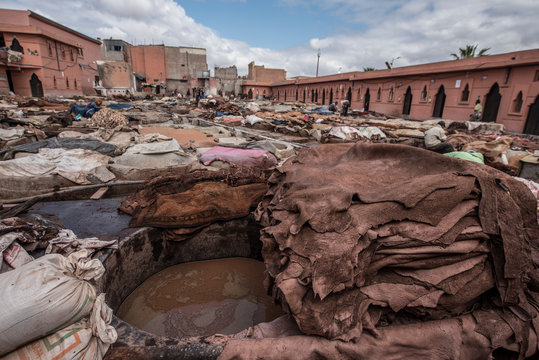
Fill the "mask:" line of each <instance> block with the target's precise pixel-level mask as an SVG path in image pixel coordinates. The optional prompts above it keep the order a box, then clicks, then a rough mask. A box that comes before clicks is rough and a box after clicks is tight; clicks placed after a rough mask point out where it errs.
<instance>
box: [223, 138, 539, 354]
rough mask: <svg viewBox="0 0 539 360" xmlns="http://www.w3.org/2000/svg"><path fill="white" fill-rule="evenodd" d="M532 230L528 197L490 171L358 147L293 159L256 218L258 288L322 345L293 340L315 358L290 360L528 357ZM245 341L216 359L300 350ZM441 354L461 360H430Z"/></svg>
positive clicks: (535, 284)
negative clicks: (503, 353) (262, 283)
mask: <svg viewBox="0 0 539 360" xmlns="http://www.w3.org/2000/svg"><path fill="white" fill-rule="evenodd" d="M536 216H537V214H536V201H535V199H534V197H533V195H532V193H531V192H530V191H529V190H528V189H527V188H526V186H525V185H523V184H521V183H519V182H518V181H515V180H514V179H513V178H511V177H510V176H508V175H506V174H504V173H502V172H500V171H498V170H496V169H493V168H490V167H488V166H485V165H481V164H477V163H472V162H467V161H464V160H459V159H453V158H450V157H446V156H442V155H439V154H436V153H434V152H429V151H426V150H423V149H417V148H413V147H409V146H404V145H389V144H361V143H358V144H335V145H322V146H319V147H316V148H312V149H309V150H304V151H302V152H300V153H299V154H298V155H297V156H296V157H294V158H291V159H289V160H288V161H287V162H285V164H284V165H283V166H281V167H280V168H278V169H277V170H275V171H274V173H273V174H272V175H271V177H270V178H269V191H268V193H267V194H266V196H265V197H264V199H263V201H262V202H261V203H260V205H259V207H258V210H257V213H256V217H257V220H258V221H259V222H260V223H261V225H262V226H263V227H264V228H263V230H262V231H261V240H262V242H263V251H262V254H263V258H264V262H265V263H266V269H267V279H266V281H267V284H266V285H267V286H268V288H269V290H270V291H271V292H272V293H273V296H274V297H275V299H277V300H278V301H279V302H280V303H281V304H282V306H283V308H284V309H285V310H286V311H287V312H288V313H289V314H290V315H291V316H292V317H293V319H294V320H295V322H296V323H297V326H298V327H299V329H300V330H301V332H302V333H304V334H307V335H318V336H321V337H324V338H325V339H322V338H319V337H305V336H303V337H296V338H297V339H296V340H298V339H301V341H303V342H306V346H308V347H309V348H308V349H307V350H306V351H307V352H306V353H305V354H307V355H305V354H303V355H302V356H300V355H298V356H297V358H309V357H310V356H314V355H313V354H318V355H320V356H322V354H326V355H327V356H328V357H332V356H339V357H340V356H343V357H354V356H357V357H360V358H369V352H368V349H371V350H370V351H371V354H374V353H376V354H378V355H377V356H382V357H379V358H395V359H398V358H403V357H402V356H413V355H416V356H419V357H421V356H427V355H428V356H429V358H482V357H481V356H483V355H484V354H490V353H491V352H492V351H493V350H495V349H497V348H506V349H508V350H511V351H515V352H516V353H520V354H521V356H531V355H533V354H536V353H537V351H538V344H537V333H538V332H539V318H538V310H539V273H538V267H539V256H538V254H539V252H538V251H537V249H538V241H539V228H538V225H537V218H536ZM437 333H439V334H438V335H440V336H434V337H433V336H430V335H432V334H437ZM421 334H422V335H421ZM249 337H250V336H247V338H249ZM251 338H252V336H251ZM262 338H263V337H262ZM306 338H308V340H307V339H306ZM330 340H340V341H330ZM246 341H247V340H245V339H244V340H234V341H231V342H229V344H228V345H227V347H225V352H224V353H223V358H227V357H234V356H237V355H238V354H241V353H242V352H243V354H244V355H242V356H239V357H238V358H247V357H248V356H250V355H256V354H260V353H264V351H268V352H266V353H265V354H271V353H272V352H271V349H272V348H275V347H276V346H279V344H281V345H283V346H284V347H282V348H281V350H280V351H279V354H275V355H276V356H275V357H274V358H278V356H277V355H279V356H281V357H283V358H285V357H287V356H288V355H291V354H293V351H294V350H293V348H296V350H297V346H293V345H292V344H293V337H292V338H289V337H285V338H283V339H258V340H251V341H252V342H251V343H249V342H246ZM298 341H300V340H298ZM287 343H289V345H290V348H287V347H286V346H285V345H286V344H287ZM307 343H308V344H307ZM353 343H356V344H362V345H361V347H357V346H356V347H354V346H352V345H346V344H353ZM369 344H370V345H369ZM405 344H409V345H406V346H404V345H405ZM374 348H376V349H377V350H376V351H375V352H374V353H372V351H374V350H373V349H374ZM422 348H423V349H424V350H422ZM444 348H447V349H452V350H451V351H450V352H451V353H452V352H455V353H456V354H457V353H458V354H460V355H458V356H457V355H455V357H452V355H451V354H450V353H449V352H448V353H447V354H446V355H447V356H449V357H444V356H445V355H444V356H441V355H440V354H438V355H440V356H441V357H437V356H435V355H434V354H436V353H437V352H439V351H442V350H440V349H444ZM248 349H250V350H248ZM404 349H406V351H403V350H404ZM470 349H471V350H470ZM287 351H289V353H287ZM443 351H445V350H443ZM447 351H449V350H447ZM344 353H348V355H347V356H344V355H343V354H344ZM469 353H473V354H476V355H473V356H471V355H470V356H468V355H466V354H469ZM245 354H247V355H245ZM481 354H483V355H481ZM304 355H305V356H304ZM268 356H269V355H268ZM291 356H292V355H291ZM432 356H434V357H432ZM476 356H478V357H476ZM322 357H325V355H324V356H322ZM270 358H271V356H270Z"/></svg>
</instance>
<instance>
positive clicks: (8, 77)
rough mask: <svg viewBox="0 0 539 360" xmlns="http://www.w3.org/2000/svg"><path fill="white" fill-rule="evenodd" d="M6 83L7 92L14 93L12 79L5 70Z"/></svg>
mask: <svg viewBox="0 0 539 360" xmlns="http://www.w3.org/2000/svg"><path fill="white" fill-rule="evenodd" d="M6 76H7V83H8V84H9V91H11V92H13V93H15V87H13V79H12V78H11V70H6Z"/></svg>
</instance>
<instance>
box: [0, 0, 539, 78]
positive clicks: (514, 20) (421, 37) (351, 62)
mask: <svg viewBox="0 0 539 360" xmlns="http://www.w3.org/2000/svg"><path fill="white" fill-rule="evenodd" d="M221 1H238V0H221ZM239 1H245V0H239ZM279 3H280V4H281V5H282V6H302V7H305V8H318V9H322V10H323V11H325V12H327V13H329V14H332V15H331V16H340V17H342V22H343V24H346V23H353V24H355V25H356V27H357V24H360V25H362V26H363V27H364V28H365V30H361V31H360V30H357V31H349V32H347V33H341V34H333V35H329V36H327V37H324V38H312V39H310V41H307V42H305V44H303V45H299V46H295V47H293V48H289V49H285V50H278V51H277V50H272V49H266V48H258V47H253V46H250V45H249V44H247V43H245V42H243V41H239V40H233V39H226V38H222V37H220V36H218V35H217V33H216V32H215V31H214V30H212V29H211V28H209V27H207V26H204V25H201V24H199V23H197V22H196V21H195V20H194V19H192V18H191V17H189V16H188V15H189V14H186V13H185V10H184V9H183V8H182V7H181V6H180V5H178V4H177V3H176V2H174V1H172V0H115V1H110V0H88V1H80V0H78V1H75V0H55V1H50V2H44V1H42V0H18V1H1V0H0V6H1V7H3V8H18V9H31V10H33V11H36V12H38V13H40V14H42V15H44V16H47V17H50V18H52V19H53V20H55V21H58V22H60V23H62V24H65V25H66V26H69V27H72V28H74V29H76V30H78V31H81V32H83V33H85V34H88V35H90V36H100V37H103V38H108V37H111V36H112V37H117V38H123V39H124V40H126V41H129V42H133V41H135V40H136V43H142V42H145V43H146V44H149V43H152V42H153V43H162V42H164V43H165V44H167V45H185V46H196V47H204V48H206V49H207V50H208V65H209V66H210V68H212V67H213V66H214V65H220V66H227V65H233V64H235V65H237V66H238V69H239V71H240V72H241V73H246V70H247V64H248V63H249V62H250V61H252V60H255V61H256V63H258V64H264V65H265V66H266V67H278V68H285V69H286V70H287V71H288V75H289V76H294V75H314V73H315V71H316V51H317V49H318V48H320V49H321V52H322V55H321V58H320V74H331V73H336V72H337V70H338V69H339V68H340V67H342V71H353V70H361V69H362V68H363V67H367V66H374V67H376V68H384V61H387V60H391V59H393V58H396V57H398V56H400V57H401V58H400V59H398V60H396V61H395V64H394V65H395V66H405V65H410V64H418V63H425V62H430V61H441V60H449V59H450V57H449V54H450V53H452V52H456V51H457V50H458V48H459V47H463V46H464V45H466V44H476V43H478V44H479V47H480V48H488V47H489V48H491V50H490V52H491V53H502V52H508V51H515V50H522V49H530V48H538V47H539V37H538V36H537V34H538V33H539V22H538V21H537V19H536V16H537V14H538V13H539V2H538V1H535V0H512V1H510V2H508V1H506V0H503V1H502V0H474V1H470V0H453V1H451V2H442V1H428V0H409V1H407V2H403V1H397V0H365V1H357V0H309V1H308V0H279ZM202 4H203V2H201V5H202ZM275 21H276V22H278V19H276V20H275ZM238 24H241V16H240V17H236V18H235V19H234V21H233V22H231V26H238ZM259 31H264V30H259ZM290 31H298V29H291V30H290Z"/></svg>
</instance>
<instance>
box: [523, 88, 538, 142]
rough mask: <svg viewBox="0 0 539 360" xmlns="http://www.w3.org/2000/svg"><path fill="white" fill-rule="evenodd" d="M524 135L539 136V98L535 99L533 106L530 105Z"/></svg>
mask: <svg viewBox="0 0 539 360" xmlns="http://www.w3.org/2000/svg"><path fill="white" fill-rule="evenodd" d="M524 133H525V134H531V135H539V96H537V97H536V98H535V101H534V103H533V104H531V105H530V110H529V111H528V117H527V119H526V126H524Z"/></svg>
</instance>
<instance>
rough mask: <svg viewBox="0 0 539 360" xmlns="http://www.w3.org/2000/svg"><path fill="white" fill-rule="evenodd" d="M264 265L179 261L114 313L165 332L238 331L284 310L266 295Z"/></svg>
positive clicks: (145, 327)
mask: <svg viewBox="0 0 539 360" xmlns="http://www.w3.org/2000/svg"><path fill="white" fill-rule="evenodd" d="M264 269H265V267H264V263H262V262H260V261H256V260H253V259H246V258H227V259H219V260H209V261H198V262H192V263H186V264H179V265H175V266H172V267H170V268H167V269H165V270H163V271H161V272H159V273H157V274H154V275H153V276H151V277H150V278H149V279H147V280H146V281H145V282H144V283H142V284H141V285H140V286H139V287H138V288H136V289H135V290H134V291H133V292H132V293H131V294H130V295H129V296H128V297H127V299H126V300H125V301H124V302H123V303H122V304H121V305H120V308H119V309H118V312H117V314H116V315H117V316H118V317H119V318H121V319H122V320H124V321H126V322H128V323H130V324H131V325H134V326H136V327H138V328H139V329H141V330H144V331H147V332H151V333H153V334H156V335H161V336H169V337H187V336H203V335H212V334H217V333H218V334H234V333H237V332H239V331H241V330H243V329H246V328H248V327H249V326H253V325H256V324H258V323H261V322H267V321H271V320H273V319H275V318H277V317H279V316H281V315H282V314H283V312H282V310H281V308H280V306H279V305H276V304H274V303H273V301H272V299H271V297H270V296H268V295H266V291H265V290H264V285H263V280H264Z"/></svg>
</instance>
